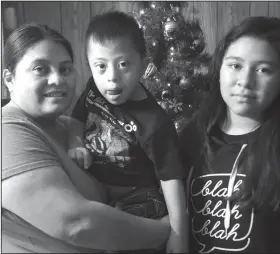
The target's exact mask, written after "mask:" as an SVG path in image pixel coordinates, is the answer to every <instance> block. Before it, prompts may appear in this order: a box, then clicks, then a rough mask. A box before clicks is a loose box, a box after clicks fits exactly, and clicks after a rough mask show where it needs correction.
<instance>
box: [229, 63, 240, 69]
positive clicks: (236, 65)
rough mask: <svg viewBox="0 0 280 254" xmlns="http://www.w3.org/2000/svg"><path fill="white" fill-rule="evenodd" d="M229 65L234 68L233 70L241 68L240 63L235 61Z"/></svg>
mask: <svg viewBox="0 0 280 254" xmlns="http://www.w3.org/2000/svg"><path fill="white" fill-rule="evenodd" d="M229 67H230V68H232V69H234V70H238V69H240V68H241V65H240V64H236V63H232V64H229Z"/></svg>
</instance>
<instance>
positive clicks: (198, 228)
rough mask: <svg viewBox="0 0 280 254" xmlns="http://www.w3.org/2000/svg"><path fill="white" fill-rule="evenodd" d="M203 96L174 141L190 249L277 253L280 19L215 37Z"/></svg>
mask: <svg viewBox="0 0 280 254" xmlns="http://www.w3.org/2000/svg"><path fill="white" fill-rule="evenodd" d="M212 60H213V61H212V66H211V67H212V69H211V70H210V75H211V79H210V81H211V82H210V91H209V96H208V100H207V101H206V102H205V105H203V107H202V110H201V112H200V115H199V117H198V118H197V119H194V121H193V122H192V123H190V125H189V126H188V127H187V128H186V129H185V130H184V132H183V133H182V136H181V141H182V145H183V153H184V158H186V163H188V164H189V165H190V166H191V167H192V169H193V170H192V173H191V174H190V175H189V186H188V188H189V199H190V206H189V207H190V209H189V213H190V221H191V222H190V225H191V228H192V238H191V241H190V251H191V252H196V253H197V252H201V253H202V252H215V253H217V252H222V253H225V252H246V253H257V252H259V253H272V252H276V253H279V252H280V241H279V233H278V231H279V228H280V208H279V204H280V113H279V110H280V19H278V18H269V17H251V18H248V19H246V20H244V21H243V22H242V23H241V24H240V25H237V26H236V27H234V28H232V30H231V31H230V32H229V33H228V34H227V35H226V36H225V37H224V38H223V39H222V40H221V42H220V43H219V45H218V47H217V49H216V51H215V53H214V55H213V59H212Z"/></svg>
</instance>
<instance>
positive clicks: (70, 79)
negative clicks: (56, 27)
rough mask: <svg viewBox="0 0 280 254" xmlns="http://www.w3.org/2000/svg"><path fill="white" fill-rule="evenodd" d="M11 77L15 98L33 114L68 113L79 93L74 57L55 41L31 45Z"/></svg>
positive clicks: (10, 87) (27, 111)
mask: <svg viewBox="0 0 280 254" xmlns="http://www.w3.org/2000/svg"><path fill="white" fill-rule="evenodd" d="M8 80H9V81H8V82H7V79H6V84H7V86H8V87H9V89H10V91H12V92H11V99H12V100H13V101H14V102H15V103H16V104H17V105H18V106H19V107H20V108H22V109H23V110H24V111H25V112H26V113H28V114H30V115H31V116H33V117H49V116H50V117H52V116H58V115H60V114H62V113H64V112H65V111H66V110H67V108H68V107H69V106H70V104H71V102H72V99H73V96H74V94H75V85H76V84H75V78H74V69H73V63H72V60H71V57H70V55H69V54H68V52H67V50H66V49H65V48H64V46H63V45H61V44H59V43H56V42H53V41H51V40H43V41H40V42H38V43H36V44H34V45H33V46H32V47H30V48H29V49H28V50H27V51H26V53H25V54H24V56H23V57H22V59H21V60H20V61H19V62H18V63H17V65H16V67H15V71H14V74H10V79H8Z"/></svg>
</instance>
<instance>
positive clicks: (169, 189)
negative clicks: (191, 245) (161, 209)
mask: <svg viewBox="0 0 280 254" xmlns="http://www.w3.org/2000/svg"><path fill="white" fill-rule="evenodd" d="M160 182H161V187H162V191H163V194H164V198H165V201H166V205H167V209H168V213H169V218H170V226H171V236H170V237H171V238H172V239H170V240H171V241H173V243H170V245H171V246H167V247H168V248H172V247H174V248H173V250H170V251H172V253H173V251H174V252H175V253H185V252H187V251H188V225H187V224H188V217H187V207H186V195H185V191H184V184H183V181H182V180H179V179H174V180H169V181H160Z"/></svg>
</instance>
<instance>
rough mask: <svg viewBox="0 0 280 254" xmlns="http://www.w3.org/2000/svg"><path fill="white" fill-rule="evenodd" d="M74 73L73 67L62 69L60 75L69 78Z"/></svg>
mask: <svg viewBox="0 0 280 254" xmlns="http://www.w3.org/2000/svg"><path fill="white" fill-rule="evenodd" d="M72 72H73V67H61V68H60V73H61V74H63V75H65V76H67V75H70V74H71V73H72Z"/></svg>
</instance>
